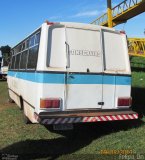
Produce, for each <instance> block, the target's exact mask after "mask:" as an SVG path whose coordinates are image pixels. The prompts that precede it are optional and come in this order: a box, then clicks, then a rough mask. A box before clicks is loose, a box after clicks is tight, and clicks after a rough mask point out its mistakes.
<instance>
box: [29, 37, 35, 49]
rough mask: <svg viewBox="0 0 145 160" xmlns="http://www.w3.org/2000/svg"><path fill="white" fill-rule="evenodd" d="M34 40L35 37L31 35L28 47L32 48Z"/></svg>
mask: <svg viewBox="0 0 145 160" xmlns="http://www.w3.org/2000/svg"><path fill="white" fill-rule="evenodd" d="M34 40H35V36H34V35H33V36H32V37H30V40H29V47H32V46H34Z"/></svg>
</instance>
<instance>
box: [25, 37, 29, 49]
mask: <svg viewBox="0 0 145 160" xmlns="http://www.w3.org/2000/svg"><path fill="white" fill-rule="evenodd" d="M27 48H29V39H27V40H26V49H27Z"/></svg>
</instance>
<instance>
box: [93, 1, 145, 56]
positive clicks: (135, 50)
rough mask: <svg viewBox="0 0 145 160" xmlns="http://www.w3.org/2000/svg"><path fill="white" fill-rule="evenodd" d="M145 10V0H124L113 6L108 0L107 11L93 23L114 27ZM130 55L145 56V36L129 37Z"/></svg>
mask: <svg viewBox="0 0 145 160" xmlns="http://www.w3.org/2000/svg"><path fill="white" fill-rule="evenodd" d="M143 12H145V0H124V1H123V2H121V3H119V4H118V5H116V6H115V7H113V8H112V6H111V0H107V12H106V13H105V14H103V15H102V16H100V17H99V18H97V19H95V20H94V21H92V22H91V24H96V25H101V26H106V27H110V28H112V27H114V26H116V25H118V24H121V23H125V22H126V21H127V20H129V19H130V18H133V17H135V16H137V15H139V14H141V13H143ZM128 44H129V45H128V49H129V55H132V56H141V57H145V38H128Z"/></svg>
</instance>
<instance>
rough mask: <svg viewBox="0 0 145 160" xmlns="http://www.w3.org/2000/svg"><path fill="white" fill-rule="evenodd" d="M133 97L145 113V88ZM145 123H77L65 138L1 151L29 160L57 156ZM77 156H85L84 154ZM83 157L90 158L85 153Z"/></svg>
mask: <svg viewBox="0 0 145 160" xmlns="http://www.w3.org/2000/svg"><path fill="white" fill-rule="evenodd" d="M132 97H133V110H134V111H136V112H138V113H139V114H142V115H145V89H144V88H132ZM142 124H144V123H143V121H141V120H131V121H114V122H98V123H88V124H76V125H75V128H74V130H73V131H65V132H60V134H61V135H62V137H59V138H56V139H40V140H29V139H28V140H25V141H20V142H17V143H14V144H12V145H9V146H7V147H5V148H3V149H2V150H1V153H3V157H4V156H7V154H10V155H18V157H19V158H18V159H26V160H29V159H41V158H44V159H56V158H59V157H61V156H67V155H69V154H73V153H75V152H76V151H78V150H80V149H82V148H84V147H86V146H88V145H89V144H91V143H92V142H93V141H94V140H97V139H98V138H100V137H102V136H105V135H109V134H111V133H113V132H119V131H125V130H128V129H131V128H135V127H140V126H141V125H142ZM48 134H49V132H48ZM72 159H73V158H72ZM75 159H82V157H77V158H75ZM83 159H90V158H89V157H87V155H85V156H84V157H83Z"/></svg>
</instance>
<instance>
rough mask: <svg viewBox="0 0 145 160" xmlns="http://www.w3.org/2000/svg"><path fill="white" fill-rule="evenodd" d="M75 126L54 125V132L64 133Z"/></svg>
mask: <svg viewBox="0 0 145 160" xmlns="http://www.w3.org/2000/svg"><path fill="white" fill-rule="evenodd" d="M72 129H73V124H71V123H70V124H54V125H53V130H55V131H64V130H72Z"/></svg>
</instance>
